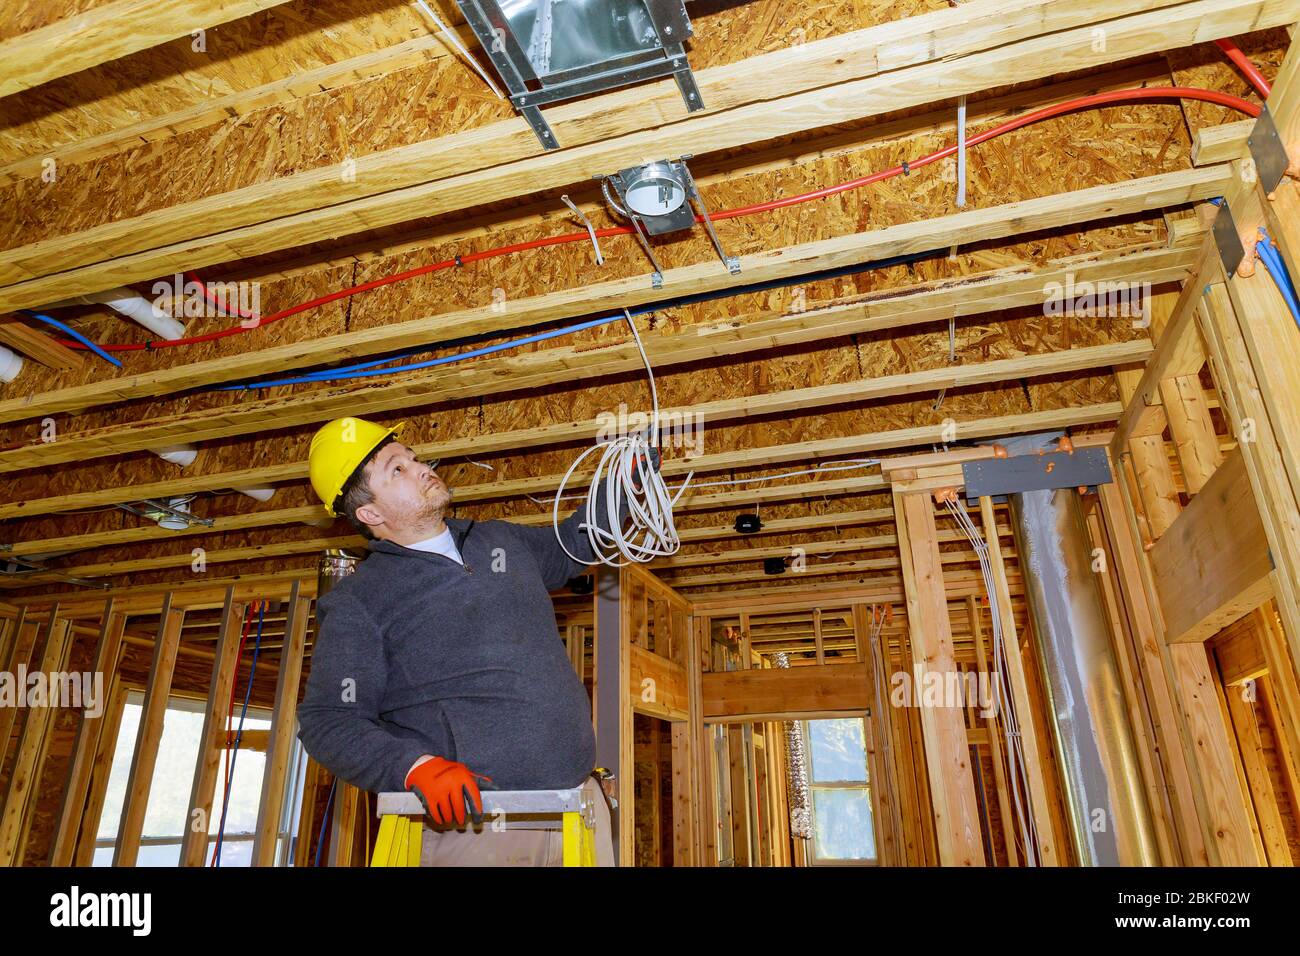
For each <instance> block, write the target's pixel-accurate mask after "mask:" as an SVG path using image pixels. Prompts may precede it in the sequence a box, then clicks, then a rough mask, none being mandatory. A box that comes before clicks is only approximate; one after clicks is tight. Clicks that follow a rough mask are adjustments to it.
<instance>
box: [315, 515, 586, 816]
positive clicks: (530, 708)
mask: <svg viewBox="0 0 1300 956" xmlns="http://www.w3.org/2000/svg"><path fill="white" fill-rule="evenodd" d="M583 511H585V508H580V509H579V510H578V511H577V512H575V513H574V514H573V515H570V516H569V518H568V519H566V520H565V521H563V522H561V525H560V531H561V534H563V536H564V540H565V544H566V546H567V547H568V549H569V551H570V552H572V553H573V554H575V555H579V556H581V557H583V558H585V559H587V560H588V561H593V560H594V559H595V555H594V554H593V553H592V550H591V545H590V543H589V542H588V540H587V535H586V533H585V532H584V531H581V530H579V528H578V523H579V521H580V520H581V517H580V516H581V514H582V513H583ZM447 526H448V527H449V528H450V529H451V532H452V535H453V536H454V537H455V540H456V546H457V548H458V549H459V550H460V554H461V557H462V558H464V560H465V565H464V566H463V567H462V566H461V565H459V564H457V563H456V562H455V561H453V560H451V559H450V558H447V557H444V556H443V555H440V554H431V553H428V552H424V551H413V550H411V549H410V548H404V547H402V546H401V545H398V544H394V543H392V542H390V541H372V542H370V544H369V548H370V552H371V554H370V555H369V557H367V559H366V560H365V561H362V562H361V563H360V565H359V566H358V568H357V571H356V573H355V574H353V575H351V576H350V577H347V578H344V579H343V580H342V581H340V582H338V583H337V584H336V585H335V586H334V587H333V589H331V591H330V592H329V593H328V594H327V595H325V597H323V598H321V599H320V601H319V603H318V605H317V608H316V619H317V631H316V642H315V650H314V651H313V654H312V660H311V673H310V675H309V676H308V679H307V690H306V694H305V696H304V698H303V701H302V703H301V704H300V705H299V707H298V720H299V724H300V729H299V733H298V736H299V738H300V739H301V740H302V742H303V746H304V747H306V749H307V752H308V753H309V754H311V755H312V757H314V758H315V759H316V761H317V762H318V763H320V764H321V765H323V766H324V767H325V768H326V769H328V770H329V771H330V772H332V773H334V774H335V775H336V776H339V777H342V778H343V779H344V780H346V781H348V782H349V783H352V784H354V785H356V786H357V787H360V788H361V789H363V790H369V791H372V792H379V791H390V790H402V789H404V786H403V785H404V783H405V777H406V773H407V771H408V770H409V769H410V767H411V764H413V763H414V762H415V761H416V759H418V758H419V757H420V756H421V755H422V754H426V753H427V754H436V755H438V756H442V757H446V758H447V759H449V760H458V761H460V762H461V763H464V764H465V765H466V766H468V767H469V768H470V769H471V770H473V771H476V772H477V773H482V774H486V775H487V776H489V777H491V778H492V780H493V783H494V784H495V787H496V788H497V789H501V790H540V789H552V788H555V789H559V788H567V787H576V786H578V785H579V784H581V783H582V781H583V780H584V779H585V778H586V776H587V775H588V774H589V773H590V772H591V770H592V768H593V766H594V763H595V759H596V741H595V735H594V733H593V731H592V724H591V702H590V699H589V698H588V696H587V691H586V688H585V687H584V686H583V684H582V681H581V680H579V679H578V676H577V674H575V673H574V670H573V666H572V665H571V664H570V663H569V658H568V655H567V654H566V652H565V648H564V644H563V643H562V642H561V640H560V638H559V633H558V630H557V628H556V622H555V609H554V607H553V606H552V605H551V599H550V595H549V594H548V593H547V592H548V591H550V590H554V589H556V588H559V587H561V586H563V585H564V583H565V582H566V581H568V580H569V579H570V578H572V577H574V576H575V575H577V574H581V573H582V572H583V570H584V568H585V565H583V564H580V563H578V562H576V561H573V560H571V559H570V558H569V557H568V556H567V555H566V554H565V553H564V551H562V550H561V549H560V546H559V544H558V542H557V541H556V539H555V532H554V530H553V529H552V527H551V526H550V525H545V526H542V527H530V526H526V525H519V524H514V523H512V522H506V521H486V522H481V523H476V522H474V521H469V520H463V519H456V518H452V519H448V521H447ZM485 786H486V785H485ZM489 788H490V787H489Z"/></svg>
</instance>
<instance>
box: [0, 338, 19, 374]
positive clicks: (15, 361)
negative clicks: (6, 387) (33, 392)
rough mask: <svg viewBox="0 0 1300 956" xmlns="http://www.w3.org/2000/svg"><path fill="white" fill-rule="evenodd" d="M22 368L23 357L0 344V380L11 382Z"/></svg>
mask: <svg viewBox="0 0 1300 956" xmlns="http://www.w3.org/2000/svg"><path fill="white" fill-rule="evenodd" d="M22 370H23V357H22V356H21V355H19V354H18V353H17V352H14V351H12V350H11V349H7V348H5V347H4V346H3V345H0V382H12V381H13V380H14V379H16V378H17V377H18V373H19V372H21V371H22Z"/></svg>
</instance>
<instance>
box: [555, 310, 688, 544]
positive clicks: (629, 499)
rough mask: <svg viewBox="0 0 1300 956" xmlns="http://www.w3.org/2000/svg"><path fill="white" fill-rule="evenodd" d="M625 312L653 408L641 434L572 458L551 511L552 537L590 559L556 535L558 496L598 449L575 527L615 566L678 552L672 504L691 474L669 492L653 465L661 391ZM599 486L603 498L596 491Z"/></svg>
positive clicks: (678, 496)
mask: <svg viewBox="0 0 1300 956" xmlns="http://www.w3.org/2000/svg"><path fill="white" fill-rule="evenodd" d="M624 317H625V318H626V319H627V324H628V326H629V327H630V328H631V329H632V338H633V339H634V340H635V341H636V347H637V349H638V350H639V351H640V352H641V360H642V361H643V362H644V363H645V370H646V375H648V376H649V380H650V401H651V404H652V405H653V408H654V411H653V414H652V416H651V419H650V428H649V429H648V431H647V432H646V433H645V434H636V435H620V436H619V437H617V438H614V439H612V440H610V441H606V442H599V443H597V444H595V445H592V446H591V447H590V448H588V449H587V450H586V451H584V452H583V453H582V454H581V455H579V456H578V457H577V458H575V459H574V461H573V464H572V465H570V466H569V470H568V471H566V472H565V473H564V477H563V478H562V479H561V480H560V485H559V487H558V488H556V490H555V503H554V506H553V507H552V511H551V521H552V524H553V526H554V528H555V538H556V540H557V541H559V543H560V547H561V548H563V549H564V553H565V554H567V555H568V556H569V557H570V558H572V559H573V560H574V561H576V562H578V563H579V564H589V563H590V562H589V561H586V560H584V559H583V558H579V557H578V556H577V555H575V554H573V552H571V551H570V550H569V549H568V546H567V545H565V543H564V538H563V537H562V536H561V534H560V501H561V500H562V499H563V497H564V488H565V486H566V485H567V484H568V482H569V477H570V476H571V475H572V474H573V473H574V471H576V470H577V468H578V466H579V465H580V464H582V462H584V461H586V460H587V458H588V456H590V455H593V454H596V453H600V460H599V461H598V462H597V464H596V471H595V474H593V475H592V478H591V484H590V486H589V487H588V491H587V504H586V516H585V520H584V521H583V522H582V523H581V524H580V525H579V527H580V528H581V529H582V530H584V531H586V532H587V539H588V541H590V542H591V549H592V551H593V552H594V553H595V555H596V559H597V560H598V561H600V563H601V564H604V565H607V566H609V567H614V568H618V567H623V566H624V565H625V564H632V563H637V564H640V563H644V562H646V561H651V560H653V559H655V558H659V557H666V556H668V555H671V554H676V553H677V550H678V549H679V548H680V547H681V546H682V542H681V539H680V538H679V537H678V536H677V528H676V527H675V526H674V524H673V505H675V504H676V503H677V500H678V499H679V498H681V496H682V493H683V492H684V491H685V490H686V487H687V485H689V484H690V481H691V475H693V474H694V472H691V473H689V474H687V476H686V480H685V481H683V482H682V485H681V487H680V488H679V489H677V494H676V495H673V496H671V497H670V496H669V493H668V486H667V485H666V484H665V483H664V479H663V476H662V475H661V474H660V473H659V469H658V468H655V467H654V466H653V465H652V464H651V461H650V455H651V442H653V444H654V450H655V453H656V454H657V453H658V449H659V390H658V388H657V387H656V386H655V375H654V369H652V368H651V367H650V359H649V357H648V356H647V355H646V352H645V346H644V345H642V344H641V335H640V333H639V332H637V328H636V323H635V322H633V321H632V315H631V313H630V312H627V311H625V312H624ZM602 489H603V491H604V495H603V498H602V497H601V496H600V494H599V493H600V491H601V490H602ZM602 500H603V503H604V507H605V515H604V516H603V517H604V519H605V520H604V521H603V522H601V521H600V520H599V519H600V517H601V516H600V515H599V514H598V510H599V505H600V503H601V502H602ZM624 502H626V503H627V510H628V512H629V515H630V519H631V522H632V524H631V527H630V528H628V529H627V530H624V529H623V521H622V519H621V518H620V515H622V513H623V503H624ZM616 558H621V559H622V560H617V559H616Z"/></svg>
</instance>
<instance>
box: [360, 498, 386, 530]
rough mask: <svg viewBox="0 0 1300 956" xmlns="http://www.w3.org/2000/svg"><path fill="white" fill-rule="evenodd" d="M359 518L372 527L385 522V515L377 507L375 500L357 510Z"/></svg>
mask: <svg viewBox="0 0 1300 956" xmlns="http://www.w3.org/2000/svg"><path fill="white" fill-rule="evenodd" d="M355 514H356V516H357V520H358V521H360V522H361V523H362V524H364V525H367V526H369V527H371V528H373V527H375V526H376V525H381V524H383V523H384V516H383V515H382V514H381V513H380V511H379V509H378V508H376V507H375V505H374V502H371V503H369V504H364V505H362V506H361V507H360V508H358V509H357V510H356V512H355Z"/></svg>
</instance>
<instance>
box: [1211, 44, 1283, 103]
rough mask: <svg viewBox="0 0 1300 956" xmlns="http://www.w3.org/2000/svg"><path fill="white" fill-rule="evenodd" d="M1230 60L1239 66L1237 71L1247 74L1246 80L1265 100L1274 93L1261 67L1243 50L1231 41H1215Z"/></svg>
mask: <svg viewBox="0 0 1300 956" xmlns="http://www.w3.org/2000/svg"><path fill="white" fill-rule="evenodd" d="M1214 42H1215V43H1217V44H1218V45H1219V49H1220V50H1222V51H1223V52H1224V53H1225V54H1227V57H1228V59H1229V60H1231V61H1232V62H1233V63H1235V64H1237V69H1239V70H1241V72H1242V73H1245V74H1246V79H1248V80H1250V85H1251V86H1253V87H1254V88H1255V92H1257V93H1258V94H1259V95H1260V96H1262V97H1263V98H1264V99H1268V95H1269V94H1270V93H1272V92H1273V87H1272V86H1270V85H1269V82H1268V80H1266V79H1264V74H1263V73H1261V72H1259V67H1257V66H1255V64H1254V63H1252V62H1251V61H1250V57H1248V56H1246V54H1244V53H1242V52H1241V48H1240V47H1239V46H1237V44H1235V43H1233V42H1232V41H1231V40H1215V41H1214Z"/></svg>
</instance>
